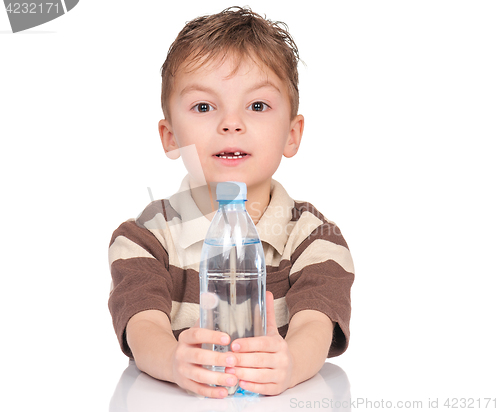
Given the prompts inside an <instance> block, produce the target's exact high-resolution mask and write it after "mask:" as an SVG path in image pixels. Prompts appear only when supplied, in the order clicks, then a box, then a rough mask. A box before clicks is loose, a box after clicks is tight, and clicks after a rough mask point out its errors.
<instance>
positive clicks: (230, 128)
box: [219, 114, 245, 134]
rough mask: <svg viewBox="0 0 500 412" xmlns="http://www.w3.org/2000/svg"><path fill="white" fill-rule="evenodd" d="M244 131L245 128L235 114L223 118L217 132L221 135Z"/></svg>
mask: <svg viewBox="0 0 500 412" xmlns="http://www.w3.org/2000/svg"><path fill="white" fill-rule="evenodd" d="M244 131H245V126H244V124H243V122H242V120H241V118H240V117H239V116H237V115H236V114H232V115H228V116H225V117H224V118H223V119H222V121H221V123H220V125H219V132H220V133H221V134H229V133H243V132H244Z"/></svg>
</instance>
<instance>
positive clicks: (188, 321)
mask: <svg viewBox="0 0 500 412" xmlns="http://www.w3.org/2000/svg"><path fill="white" fill-rule="evenodd" d="M170 318H171V319H172V330H179V329H184V328H191V327H193V326H194V325H195V324H196V321H197V320H198V319H199V318H200V305H199V304H198V303H189V302H176V301H173V302H172V311H171V312H170Z"/></svg>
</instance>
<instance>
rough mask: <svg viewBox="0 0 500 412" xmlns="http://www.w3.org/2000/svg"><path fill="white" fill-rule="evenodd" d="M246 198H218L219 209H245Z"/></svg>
mask: <svg viewBox="0 0 500 412" xmlns="http://www.w3.org/2000/svg"><path fill="white" fill-rule="evenodd" d="M245 202H246V200H219V209H222V208H224V209H225V210H235V209H245Z"/></svg>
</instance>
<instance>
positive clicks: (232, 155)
mask: <svg viewBox="0 0 500 412" xmlns="http://www.w3.org/2000/svg"><path fill="white" fill-rule="evenodd" d="M215 156H217V157H219V158H221V159H243V158H244V157H245V156H247V153H244V152H220V153H217V154H216V155H215Z"/></svg>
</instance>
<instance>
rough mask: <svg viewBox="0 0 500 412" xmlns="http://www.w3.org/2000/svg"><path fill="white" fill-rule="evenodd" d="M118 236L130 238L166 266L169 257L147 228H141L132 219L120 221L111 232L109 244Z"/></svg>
mask: <svg viewBox="0 0 500 412" xmlns="http://www.w3.org/2000/svg"><path fill="white" fill-rule="evenodd" d="M118 236H125V237H126V238H128V239H130V240H131V241H132V242H134V243H136V244H137V245H139V246H141V247H142V248H143V249H144V250H146V251H147V252H149V254H151V255H153V256H154V257H155V258H156V259H158V261H159V262H160V263H161V264H162V265H163V266H164V267H168V264H169V263H168V262H169V259H168V254H167V252H166V250H165V249H164V248H163V246H162V245H161V243H160V242H159V241H158V239H156V237H155V235H153V234H152V233H151V232H150V231H149V230H147V229H144V228H141V227H139V226H137V224H136V223H135V222H134V221H131V220H129V221H127V222H124V223H122V224H121V225H120V226H119V227H118V229H116V230H115V231H114V232H113V235H112V237H111V241H110V243H109V245H110V246H111V245H112V244H113V242H114V241H115V239H116V238H117V237H118Z"/></svg>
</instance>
